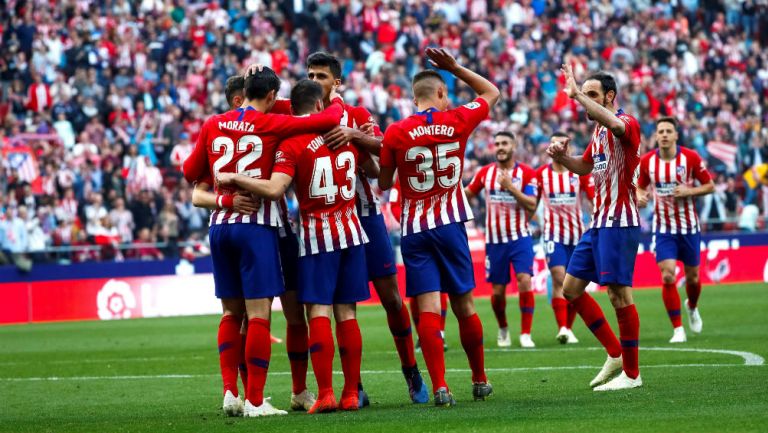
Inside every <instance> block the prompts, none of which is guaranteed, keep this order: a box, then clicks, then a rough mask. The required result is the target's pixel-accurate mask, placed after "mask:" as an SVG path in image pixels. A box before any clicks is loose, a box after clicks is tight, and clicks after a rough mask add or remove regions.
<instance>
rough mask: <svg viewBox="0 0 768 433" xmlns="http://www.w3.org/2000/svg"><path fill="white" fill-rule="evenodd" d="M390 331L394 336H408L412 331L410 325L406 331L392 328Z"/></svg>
mask: <svg viewBox="0 0 768 433" xmlns="http://www.w3.org/2000/svg"><path fill="white" fill-rule="evenodd" d="M389 331H390V332H391V333H392V336H393V337H407V336H409V335H411V333H412V331H411V327H410V326H409V327H408V328H406V329H405V330H404V331H396V330H394V329H392V328H389Z"/></svg>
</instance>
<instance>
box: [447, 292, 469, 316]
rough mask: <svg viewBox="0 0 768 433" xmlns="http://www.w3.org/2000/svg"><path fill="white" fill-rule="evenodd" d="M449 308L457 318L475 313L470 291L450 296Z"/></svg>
mask: <svg viewBox="0 0 768 433" xmlns="http://www.w3.org/2000/svg"><path fill="white" fill-rule="evenodd" d="M451 310H452V311H453V314H455V315H456V317H459V318H463V317H469V316H471V315H473V314H475V303H474V301H473V299H472V295H471V292H470V293H467V294H464V295H459V296H451Z"/></svg>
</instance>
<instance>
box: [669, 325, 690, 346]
mask: <svg viewBox="0 0 768 433" xmlns="http://www.w3.org/2000/svg"><path fill="white" fill-rule="evenodd" d="M686 341H688V339H687V338H686V337H685V328H683V327H682V326H678V327H677V328H675V330H674V331H672V338H670V339H669V342H670V343H685V342H686Z"/></svg>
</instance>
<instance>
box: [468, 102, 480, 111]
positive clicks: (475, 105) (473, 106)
mask: <svg viewBox="0 0 768 433" xmlns="http://www.w3.org/2000/svg"><path fill="white" fill-rule="evenodd" d="M464 107H465V108H467V109H469V110H474V109H476V108H480V103H479V102H477V101H472V102H470V103H469V104H464Z"/></svg>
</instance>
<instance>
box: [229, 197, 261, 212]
mask: <svg viewBox="0 0 768 433" xmlns="http://www.w3.org/2000/svg"><path fill="white" fill-rule="evenodd" d="M260 207H261V201H260V200H254V199H253V197H251V196H250V194H240V193H238V194H235V197H234V199H233V200H232V209H233V210H234V211H236V212H240V213H243V214H251V213H256V212H258V210H259V208H260Z"/></svg>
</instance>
